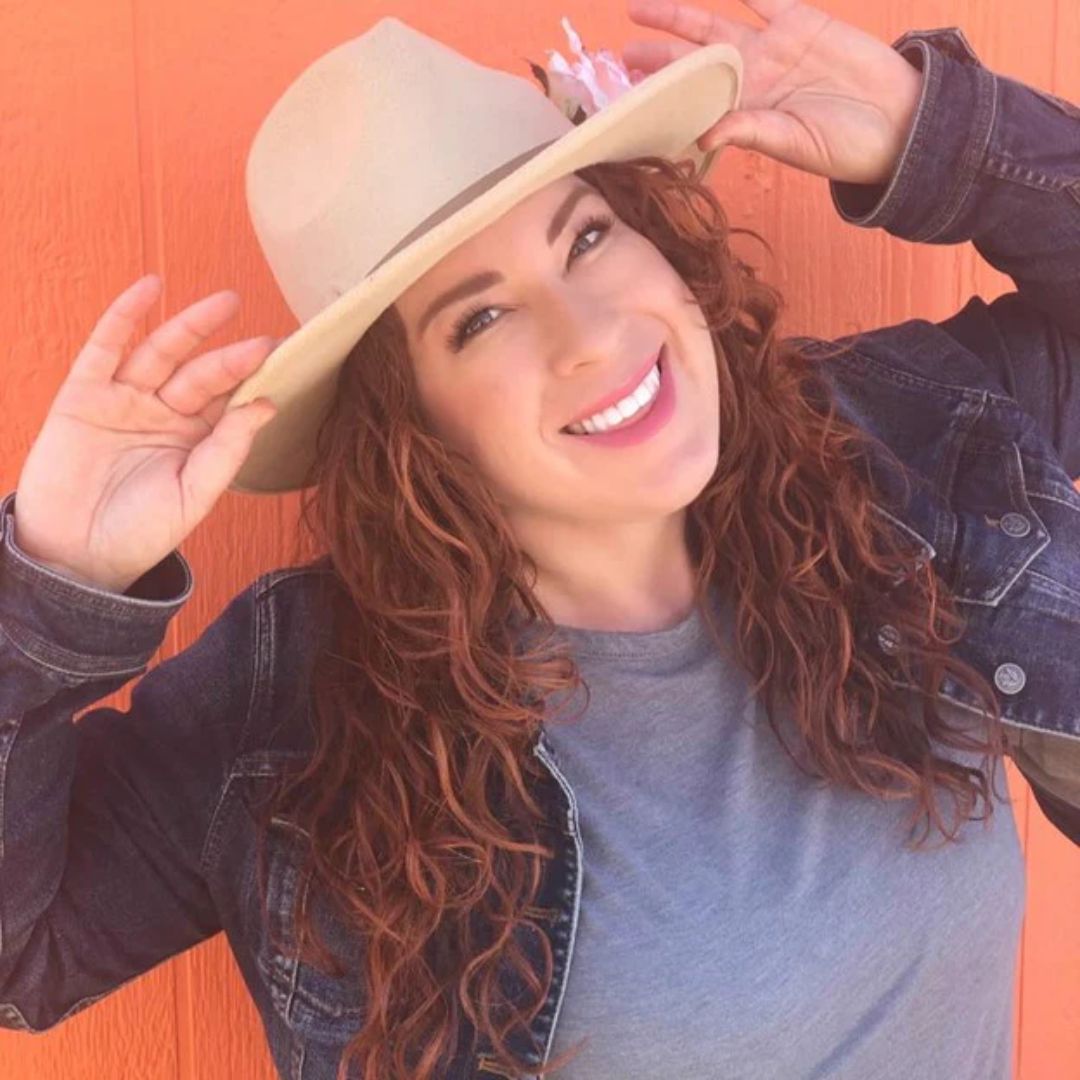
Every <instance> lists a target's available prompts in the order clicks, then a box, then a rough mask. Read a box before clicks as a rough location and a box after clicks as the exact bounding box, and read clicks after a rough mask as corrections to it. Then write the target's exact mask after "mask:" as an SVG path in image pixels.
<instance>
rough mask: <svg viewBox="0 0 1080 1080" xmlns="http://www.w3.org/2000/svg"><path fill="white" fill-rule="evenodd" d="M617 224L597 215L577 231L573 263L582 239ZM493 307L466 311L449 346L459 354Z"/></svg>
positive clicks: (593, 244)
mask: <svg viewBox="0 0 1080 1080" xmlns="http://www.w3.org/2000/svg"><path fill="white" fill-rule="evenodd" d="M614 223H615V221H614V218H612V217H611V216H610V215H607V214H597V215H594V216H593V217H590V218H589V219H588V220H587V221H586V222H585V223H584V224H583V225H582V226H581V228H580V229H578V231H577V236H576V238H575V239H574V243H573V244H572V245H571V247H570V255H571V261H572V259H573V256H574V253H575V252H576V251H577V248H578V245H579V244H580V243H581V241H582V238H583V237H585V236H587V235H588V234H589V233H592V232H599V233H600V236H601V237H602V236H603V235H604V233H606V232H607V231H608V229H610V228H611V226H612V225H613V224H614ZM599 243H600V240H599V239H597V240H594V241H593V242H592V243H591V244H589V245H588V246H587V247H586V248H585V249H584V251H589V250H591V249H592V248H594V247H596V246H597V245H598V244H599ZM494 310H495V309H494V308H491V307H479V308H473V309H472V310H471V311H466V312H465V314H464V315H462V316H460V318H458V320H457V321H456V322H455V323H454V326H453V328H452V329H451V331H450V333H449V335H448V336H447V339H446V344H447V346H448V347H449V348H450V349H451V350H452V351H453V352H457V351H458V350H459V349H461V348H462V347H463V346H464V345H465V344H466V342H467V341H469V339H471V338H472V337H475V334H473V333H470V331H471V330H472V326H473V322H474V320H476V319H478V318H479V316H481V315H486V314H487V313H488V312H489V311H494ZM490 321H491V320H490V319H489V320H487V321H486V322H482V323H479V324H478V325H479V329H481V330H482V329H483V328H484V327H485V326H487V325H488V324H489V323H490Z"/></svg>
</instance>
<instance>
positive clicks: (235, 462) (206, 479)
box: [180, 398, 275, 528]
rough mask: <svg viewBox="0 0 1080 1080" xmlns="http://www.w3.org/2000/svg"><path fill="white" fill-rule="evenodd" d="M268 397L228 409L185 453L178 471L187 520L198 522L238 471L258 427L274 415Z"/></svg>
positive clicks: (190, 522)
mask: <svg viewBox="0 0 1080 1080" xmlns="http://www.w3.org/2000/svg"><path fill="white" fill-rule="evenodd" d="M274 412H275V410H274V406H273V403H272V402H271V401H270V400H269V399H268V398H256V399H255V400H254V401H249V402H247V403H246V404H244V405H238V406H237V407H236V408H233V409H228V410H226V412H225V413H224V415H223V416H222V417H221V419H220V420H219V421H218V423H217V425H216V426H215V427H214V430H213V431H211V432H210V434H209V435H207V436H206V438H205V439H203V440H202V442H200V443H199V444H198V445H197V446H196V447H195V448H194V450H192V451H191V453H190V454H189V455H188V459H187V461H186V462H185V463H184V468H183V470H182V472H181V473H180V486H181V489H182V490H183V492H184V503H185V506H187V507H188V508H189V509H190V516H189V520H188V522H187V524H188V525H189V527H192V528H193V527H194V526H195V525H197V524H198V523H199V522H200V521H201V520H202V519H203V518H204V517H205V516H206V515H207V514H208V513H209V512H210V509H211V507H212V506H213V505H214V503H215V502H217V500H218V499H219V498H220V497H221V495H222V493H223V492H224V491H225V489H226V488H227V487H228V486H229V484H231V483H232V481H233V478H234V477H235V476H236V474H237V473H238V472H239V471H240V466H241V465H243V463H244V461H245V459H246V458H247V456H248V453H249V452H250V450H251V444H252V442H253V440H254V438H255V435H256V434H257V433H258V430H259V428H260V427H262V426H263V424H265V423H267V422H268V421H269V420H270V419H271V418H272V417H273V415H274Z"/></svg>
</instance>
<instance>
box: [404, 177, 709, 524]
mask: <svg viewBox="0 0 1080 1080" xmlns="http://www.w3.org/2000/svg"><path fill="white" fill-rule="evenodd" d="M594 216H601V217H605V218H606V217H610V218H612V219H613V222H612V224H611V226H610V228H607V229H606V230H605V229H604V227H603V225H600V226H596V225H587V222H588V221H589V219H590V218H591V217H594ZM474 279H476V280H475V281H474ZM397 308H398V312H399V314H400V315H401V316H402V318H403V320H404V323H405V326H406V331H407V337H408V343H409V348H410V352H411V355H412V360H413V364H414V369H415V373H416V380H417V385H418V388H419V393H420V401H421V406H422V408H423V410H424V412H425V413H426V414H427V416H428V418H429V420H430V422H431V423H432V424H433V425H434V427H435V430H436V431H437V432H438V434H440V435H441V436H442V437H443V438H445V439H446V440H448V441H449V442H450V443H452V444H453V445H455V446H456V447H458V448H459V449H460V450H462V451H463V452H464V453H465V454H466V455H467V456H468V457H469V458H470V459H471V460H472V461H473V463H474V464H475V465H476V466H477V467H478V468H479V470H480V471H481V472H482V474H483V475H484V476H485V477H486V478H487V480H488V482H489V484H490V485H491V487H492V490H493V491H494V493H495V496H496V497H497V498H498V499H499V500H500V502H501V503H502V504H503V505H504V507H505V508H506V511H507V513H508V517H509V519H510V521H511V522H512V523H513V522H516V523H517V524H518V525H520V526H522V527H523V528H524V529H526V530H528V531H531V533H532V534H533V535H535V534H536V530H537V528H538V527H539V528H540V529H543V527H544V526H545V525H546V524H551V525H555V524H556V523H560V524H561V525H563V526H564V527H565V526H577V525H580V526H589V525H595V524H598V523H605V524H615V523H618V522H637V523H642V522H648V521H650V520H652V519H655V518H657V517H659V516H666V515H670V514H671V513H673V512H675V511H677V510H681V509H682V508H684V507H685V506H686V505H687V504H688V503H689V502H690V501H691V500H692V499H693V498H694V497H695V496H696V495H697V494H698V493H699V492H700V491H701V489H702V488H703V487H704V486H705V484H706V483H707V481H708V479H709V477H710V476H711V475H712V473H713V471H714V469H715V466H716V460H717V453H718V437H719V431H718V427H719V409H718V403H717V377H716V359H715V352H714V347H713V343H712V338H711V336H710V334H709V332H708V330H707V329H706V328H705V326H704V317H703V313H702V311H701V309H700V308H699V306H698V305H697V304H696V303H695V301H694V299H693V296H692V294H691V293H690V292H689V290H688V289H687V288H686V286H685V284H684V282H683V280H682V279H681V277H680V276H679V275H678V274H677V273H676V271H675V270H674V268H673V267H672V266H671V265H670V263H668V261H667V260H666V259H665V258H664V257H663V256H662V255H661V254H660V252H659V251H658V250H657V248H656V247H654V246H653V244H652V243H651V242H650V241H649V240H647V239H645V237H644V236H642V235H641V234H640V233H638V232H636V231H634V230H633V229H631V228H630V227H629V226H627V225H625V224H624V223H623V222H622V221H621V220H619V219H618V218H615V216H614V214H613V212H612V211H611V209H610V207H609V205H608V203H607V201H606V200H605V199H604V198H603V197H602V196H601V195H600V194H599V193H598V192H597V191H596V189H594V188H592V187H591V186H589V185H587V184H586V183H585V181H583V180H581V179H580V178H579V177H577V176H574V175H568V176H565V177H562V178H560V179H559V180H557V181H555V182H553V183H551V184H550V185H548V186H547V187H545V188H543V189H541V190H540V191H537V192H535V193H533V194H532V195H531V196H529V197H528V198H527V199H525V200H523V201H522V202H520V203H518V204H516V205H515V206H514V207H513V208H512V209H511V210H510V211H509V212H507V213H506V214H505V215H503V216H502V217H501V218H499V219H498V220H496V221H494V222H492V223H491V224H490V225H488V226H487V227H486V228H485V229H484V230H483V231H482V232H480V233H477V234H476V235H475V236H472V237H470V238H469V239H468V240H467V241H465V242H464V243H462V244H461V245H460V246H459V247H457V248H455V249H454V250H453V251H451V252H450V253H449V254H448V255H446V256H445V257H444V258H443V259H442V260H441V261H440V262H439V263H437V264H436V265H434V266H433V267H431V269H430V270H428V271H427V272H426V273H425V274H424V275H423V277H421V278H420V279H418V280H417V281H416V282H414V284H413V285H412V286H410V288H409V289H408V290H407V291H406V292H405V293H403V294H402V295H401V296H400V297H399V299H398V301H397ZM462 316H466V317H467V320H468V321H467V324H466V325H464V326H463V327H462V328H461V329H462V333H463V336H462V338H461V339H459V340H458V341H450V340H448V339H449V338H451V337H453V336H454V335H455V333H456V331H455V323H457V322H458V320H459V319H460V318H461V317H462ZM661 347H663V354H662V359H661V363H660V368H661V379H662V380H670V385H669V386H664V387H662V388H661V389H660V391H659V397H657V398H656V400H655V401H654V402H653V403H652V404H650V405H648V407H647V410H643V414H642V415H643V416H645V412H646V411H651V410H652V409H656V411H657V417H654V418H653V420H654V421H655V420H656V419H659V418H660V416H662V415H663V416H666V417H667V419H666V420H665V421H664V422H663V423H662V425H660V426H659V427H657V428H656V430H654V431H652V432H651V434H649V435H648V437H646V438H643V439H640V440H638V441H636V442H633V443H632V444H629V445H622V446H614V445H604V443H603V441H602V440H599V439H598V440H596V441H594V439H593V436H592V435H575V434H570V433H568V432H567V431H565V430H564V428H565V426H566V425H567V424H568V423H569V422H571V421H572V420H574V419H575V418H577V417H579V416H580V415H581V414H582V413H583V412H585V411H587V410H591V407H592V406H593V405H594V404H595V403H597V402H599V401H602V400H605V399H607V398H608V397H609V396H610V394H611V393H612V392H613V391H617V390H619V389H620V388H622V387H624V386H626V387H629V388H630V390H633V389H634V388H636V387H637V386H638V383H639V382H640V377H641V376H645V375H646V374H647V373H648V372H649V371H650V369H651V367H652V365H653V361H654V359H655V358H656V356H657V354H658V351H659V350H660V349H661ZM654 378H655V376H654ZM650 389H652V380H650V381H647V382H646V384H645V388H644V390H645V391H646V392H647V391H649V390H650ZM672 390H673V391H674V396H673V401H672V400H671V399H670V398H669V397H668V394H669V392H670V391H672ZM628 392H629V390H628ZM640 423H641V425H642V429H643V430H646V426H647V425H648V424H649V418H648V417H647V416H645V418H644V419H642V420H640ZM651 426H655V423H654V424H653V425H651Z"/></svg>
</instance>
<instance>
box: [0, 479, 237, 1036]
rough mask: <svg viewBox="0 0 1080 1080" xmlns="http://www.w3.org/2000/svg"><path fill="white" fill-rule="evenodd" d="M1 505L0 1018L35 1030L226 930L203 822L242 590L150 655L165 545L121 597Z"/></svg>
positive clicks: (179, 586)
mask: <svg viewBox="0 0 1080 1080" xmlns="http://www.w3.org/2000/svg"><path fill="white" fill-rule="evenodd" d="M13 505H14V493H11V494H9V495H8V496H7V497H5V499H4V500H3V502H2V503H0V1027H6V1028H14V1029H17V1030H22V1031H30V1032H39V1031H44V1030H45V1029H47V1028H49V1027H52V1026H53V1025H56V1024H58V1023H60V1022H61V1021H62V1020H65V1019H67V1018H68V1017H69V1016H71V1015H72V1014H73V1013H76V1012H79V1011H81V1010H82V1009H84V1008H86V1007H87V1006H89V1005H91V1004H92V1003H93V1002H95V1001H97V1000H98V999H100V998H102V997H104V996H105V995H106V994H109V993H111V992H112V991H113V990H115V989H117V988H118V987H120V986H122V985H124V984H125V983H127V982H129V981H131V980H132V979H134V978H135V977H136V976H137V975H139V974H141V973H143V972H145V971H147V970H148V969H150V968H152V967H154V966H155V965H156V964H158V963H159V962H161V961H163V960H165V959H167V958H168V957H170V956H172V955H174V954H176V953H178V952H180V951H182V950H184V949H187V948H188V947H189V946H192V945H195V944H196V943H197V942H200V941H202V940H203V939H205V938H207V937H209V936H211V935H213V934H215V933H216V932H217V931H218V930H220V929H221V925H220V922H219V916H218V912H217V908H216V905H215V901H214V897H213V896H212V895H211V891H210V889H209V887H208V882H207V868H208V862H209V859H210V857H211V853H210V846H211V839H210V830H211V824H212V821H213V815H214V810H215V807H216V806H217V804H218V799H219V797H220V795H221V793H222V791H223V790H224V784H225V776H226V774H227V772H228V763H229V761H231V756H230V755H231V752H232V747H233V735H232V732H233V730H234V729H235V728H236V727H237V725H236V723H235V721H236V718H237V717H240V718H243V717H244V716H245V715H246V709H247V702H248V692H249V687H250V684H251V672H250V670H249V665H248V662H247V660H246V659H245V658H246V657H249V656H250V655H251V654H252V653H251V650H250V649H249V648H247V647H246V646H247V644H248V642H249V641H250V640H251V637H252V625H253V590H251V589H248V590H245V591H244V592H243V593H241V594H240V595H238V596H237V597H235V598H234V599H233V600H232V602H231V603H230V604H229V605H228V606H227V607H226V609H225V611H224V612H223V613H222V614H221V615H220V616H219V617H218V618H217V620H216V621H214V622H213V623H212V624H211V625H210V626H209V628H208V629H206V630H205V631H204V632H203V634H202V636H201V637H200V638H199V639H198V640H197V641H196V642H195V643H194V644H193V645H191V646H190V647H189V648H188V649H186V650H184V651H182V652H181V653H179V654H178V655H176V656H174V657H172V658H171V659H168V660H165V661H164V662H162V663H160V664H158V665H157V666H155V667H154V668H153V669H151V670H150V671H149V672H148V673H147V674H146V675H145V676H144V677H143V678H141V679H140V680H139V682H138V683H137V684H136V685H135V686H134V687H133V689H132V695H131V701H132V703H131V708H130V710H129V711H127V712H122V711H120V710H117V709H114V708H107V707H97V708H94V709H90V710H89V711H87V712H85V713H83V714H82V715H81V717H80V718H79V719H78V720H77V721H76V720H73V718H74V714H75V713H77V712H79V710H82V709H84V708H85V707H86V706H89V705H91V704H93V703H94V702H96V701H98V700H100V699H101V698H102V697H104V696H106V695H108V694H111V693H114V692H115V691H117V690H118V689H120V688H121V687H122V686H124V685H125V684H126V683H127V682H128V681H130V680H131V678H132V677H133V676H135V675H138V674H139V673H140V672H142V671H143V669H144V668H146V666H147V664H148V663H149V661H150V660H151V658H152V657H153V655H154V654H155V653H156V651H157V650H158V648H159V647H160V645H161V643H162V640H163V638H164V635H165V632H166V629H167V627H168V624H169V621H170V620H171V619H172V617H173V616H174V615H175V614H176V613H177V611H179V609H180V608H181V607H182V606H183V604H184V603H185V602H186V601H187V599H188V598H189V597H190V595H191V592H192V587H193V581H192V576H191V572H190V568H189V566H188V564H187V562H186V560H185V559H184V558H183V556H182V555H180V553H179V552H178V551H174V552H172V553H170V554H169V555H168V556H167V557H166V558H165V559H163V560H162V561H161V562H160V563H159V564H158V565H157V566H155V567H154V568H153V569H151V570H150V571H149V572H148V573H147V574H145V575H144V576H143V577H142V578H140V579H139V580H138V581H137V582H135V583H134V584H133V585H132V586H131V587H130V588H129V589H128V590H127V591H126V592H125V593H124V594H122V595H121V594H119V593H115V592H109V591H105V590H98V589H96V588H94V587H92V586H88V585H83V584H82V583H78V582H75V581H73V580H71V579H69V578H66V577H64V576H61V575H59V574H57V573H54V572H53V571H52V570H51V569H49V568H47V567H45V566H44V565H42V564H40V563H37V562H35V561H33V560H31V559H30V558H29V557H28V556H27V555H26V553H25V552H23V551H21V550H20V549H19V548H18V546H17V545H16V544H15V541H14V536H13V518H12V517H11V510H12V508H13Z"/></svg>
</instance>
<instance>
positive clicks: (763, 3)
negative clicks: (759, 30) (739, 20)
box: [743, 0, 800, 20]
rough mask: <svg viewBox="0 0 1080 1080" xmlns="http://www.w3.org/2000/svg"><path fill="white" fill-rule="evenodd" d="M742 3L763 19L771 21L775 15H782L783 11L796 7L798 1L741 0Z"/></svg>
mask: <svg viewBox="0 0 1080 1080" xmlns="http://www.w3.org/2000/svg"><path fill="white" fill-rule="evenodd" d="M743 3H744V4H745V5H746V6H747V7H748V8H749V9H750V10H751V11H756V12H757V14H758V15H760V16H761V17H762V18H763V19H766V20H772V19H775V18H776V16H777V15H783V13H784V12H785V11H790V10H791V8H793V7H798V6H799V3H800V0H743Z"/></svg>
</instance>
